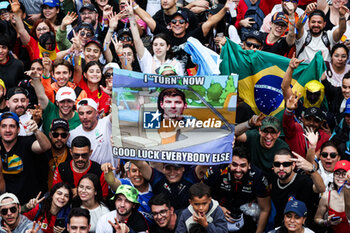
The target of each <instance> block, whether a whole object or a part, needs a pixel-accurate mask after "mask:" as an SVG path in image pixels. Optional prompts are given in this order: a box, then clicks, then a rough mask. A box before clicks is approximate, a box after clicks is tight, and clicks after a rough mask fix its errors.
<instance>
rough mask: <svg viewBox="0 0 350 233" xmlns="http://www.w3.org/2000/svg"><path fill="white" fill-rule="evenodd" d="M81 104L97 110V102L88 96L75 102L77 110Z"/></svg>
mask: <svg viewBox="0 0 350 233" xmlns="http://www.w3.org/2000/svg"><path fill="white" fill-rule="evenodd" d="M81 106H90V107H92V108H93V109H95V110H96V111H97V103H96V102H95V100H93V99H90V98H85V99H82V100H80V101H79V103H78V104H77V110H79V108H80V107H81Z"/></svg>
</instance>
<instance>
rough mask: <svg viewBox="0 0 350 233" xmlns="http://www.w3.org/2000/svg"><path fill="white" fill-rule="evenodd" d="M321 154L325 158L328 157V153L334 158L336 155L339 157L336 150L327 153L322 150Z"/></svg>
mask: <svg viewBox="0 0 350 233" xmlns="http://www.w3.org/2000/svg"><path fill="white" fill-rule="evenodd" d="M320 155H321V156H322V157H323V158H328V155H329V156H330V157H331V158H332V159H334V158H335V157H337V155H338V154H337V153H336V152H331V153H327V152H321V153H320Z"/></svg>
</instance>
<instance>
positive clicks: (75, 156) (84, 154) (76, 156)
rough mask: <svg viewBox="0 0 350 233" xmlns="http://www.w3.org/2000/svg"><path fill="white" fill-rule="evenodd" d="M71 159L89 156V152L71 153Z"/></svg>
mask: <svg viewBox="0 0 350 233" xmlns="http://www.w3.org/2000/svg"><path fill="white" fill-rule="evenodd" d="M72 157H73V159H79V158H80V157H82V158H83V159H87V158H89V153H83V154H78V153H72Z"/></svg>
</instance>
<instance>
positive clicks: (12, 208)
mask: <svg viewBox="0 0 350 233" xmlns="http://www.w3.org/2000/svg"><path fill="white" fill-rule="evenodd" d="M8 210H10V212H11V213H13V214H14V213H16V212H17V207H16V206H13V207H11V208H3V209H1V214H2V215H6V214H7V213H8Z"/></svg>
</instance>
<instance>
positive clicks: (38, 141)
mask: <svg viewBox="0 0 350 233" xmlns="http://www.w3.org/2000/svg"><path fill="white" fill-rule="evenodd" d="M19 130H20V128H19V118H18V116H17V114H16V113H13V112H5V113H3V114H1V116H0V136H1V141H0V155H1V160H2V173H3V174H4V179H5V182H6V191H8V192H12V193H14V194H16V195H17V197H18V198H19V200H20V201H21V203H27V202H28V201H29V200H30V199H31V198H33V197H35V196H36V195H37V194H38V192H39V191H40V182H39V178H40V177H38V173H37V170H38V164H37V163H36V161H37V160H39V159H40V156H38V154H41V153H44V152H45V151H47V150H49V149H50V148H51V144H50V141H49V139H48V138H47V137H46V136H45V134H43V133H42V132H41V131H40V130H39V129H38V126H37V124H36V123H35V121H33V120H29V121H28V122H27V130H28V131H29V132H32V133H33V135H32V136H18V134H19Z"/></svg>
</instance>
